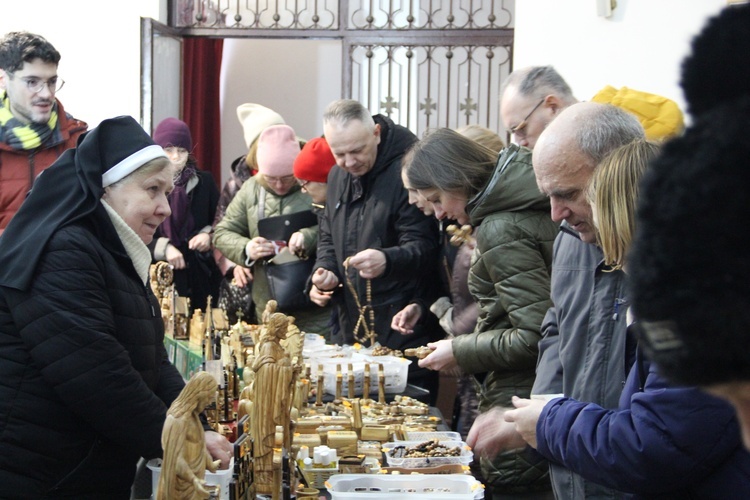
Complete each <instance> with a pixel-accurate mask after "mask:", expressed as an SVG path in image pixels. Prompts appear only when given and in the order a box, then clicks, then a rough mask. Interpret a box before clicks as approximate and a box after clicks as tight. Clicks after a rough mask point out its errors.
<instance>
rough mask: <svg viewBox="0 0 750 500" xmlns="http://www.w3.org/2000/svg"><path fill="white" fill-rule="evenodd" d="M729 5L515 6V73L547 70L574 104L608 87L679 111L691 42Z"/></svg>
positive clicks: (556, 2) (706, 0) (709, 0)
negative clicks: (609, 12) (666, 102)
mask: <svg viewBox="0 0 750 500" xmlns="http://www.w3.org/2000/svg"><path fill="white" fill-rule="evenodd" d="M726 3H727V2H726V0H690V1H685V0H617V7H616V8H615V10H614V13H613V14H614V15H613V16H612V17H611V18H603V17H598V16H597V9H596V2H595V1H594V0H566V1H560V0H518V1H517V2H516V33H515V36H516V38H515V53H514V67H515V68H521V67H524V66H529V65H545V64H552V65H553V66H555V68H556V69H557V70H558V71H559V72H560V74H561V75H562V76H563V77H564V78H565V79H566V81H567V82H568V83H569V84H570V86H571V87H572V89H573V92H574V94H575V95H576V97H578V99H581V100H588V99H590V98H591V97H592V96H593V95H594V94H595V93H596V92H597V91H598V90H600V89H601V88H602V87H604V86H605V85H612V86H615V87H621V86H626V87H632V88H636V89H639V90H645V91H649V92H653V93H657V94H661V95H665V96H667V97H670V98H671V99H674V100H676V101H677V102H678V103H679V104H680V105H681V106H683V108H684V99H683V96H682V92H681V90H680V88H679V85H678V81H679V67H680V63H681V61H682V59H683V58H684V56H685V55H686V54H687V53H688V52H689V44H690V40H691V39H692V37H693V36H694V35H695V34H696V33H697V32H698V31H699V30H700V28H701V26H702V25H703V23H704V22H705V21H706V19H707V17H708V16H711V15H713V14H715V13H716V12H718V10H719V9H721V8H722V7H723V6H725V5H726Z"/></svg>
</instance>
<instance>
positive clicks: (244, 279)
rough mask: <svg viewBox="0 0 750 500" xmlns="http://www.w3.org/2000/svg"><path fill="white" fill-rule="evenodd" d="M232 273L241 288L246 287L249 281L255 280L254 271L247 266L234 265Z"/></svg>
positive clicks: (236, 283) (235, 282) (234, 280)
mask: <svg viewBox="0 0 750 500" xmlns="http://www.w3.org/2000/svg"><path fill="white" fill-rule="evenodd" d="M232 275H233V277H234V279H232V281H233V282H234V284H235V285H236V286H238V287H240V288H245V287H246V286H247V284H248V283H250V282H251V281H253V272H252V271H251V270H250V269H249V268H247V267H242V266H234V269H233V270H232Z"/></svg>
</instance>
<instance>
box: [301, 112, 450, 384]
mask: <svg viewBox="0 0 750 500" xmlns="http://www.w3.org/2000/svg"><path fill="white" fill-rule="evenodd" d="M323 125H324V133H325V137H326V140H327V141H328V144H329V145H330V147H331V152H332V153H333V156H334V158H335V160H336V164H337V165H338V167H339V168H333V169H331V172H330V173H329V175H328V194H327V203H326V208H325V212H324V214H323V216H322V217H321V219H320V233H319V236H318V257H317V262H316V269H315V270H314V272H313V277H312V284H313V286H315V287H317V288H318V289H319V290H320V291H321V292H332V294H331V297H332V301H333V304H334V306H335V307H336V310H337V313H338V331H335V332H333V333H334V335H333V336H332V340H333V341H334V342H339V343H352V342H354V341H357V340H359V341H363V342H364V341H365V339H364V327H367V328H374V330H375V333H377V341H378V342H379V343H380V344H381V345H384V346H387V347H389V348H391V349H405V348H407V347H417V346H421V345H425V344H426V343H427V342H430V341H432V340H436V338H434V336H436V335H439V332H438V330H439V329H433V330H431V331H429V332H428V331H425V329H424V328H420V325H418V326H417V328H415V333H414V334H413V335H409V336H403V335H401V334H400V333H398V332H396V331H394V330H392V329H391V327H390V325H391V319H392V318H393V316H394V315H395V314H396V313H397V312H398V311H400V310H401V309H403V308H404V306H406V305H407V304H408V303H409V302H410V301H411V300H413V299H414V298H415V297H416V296H418V295H419V290H423V289H424V287H420V278H421V277H422V276H424V275H429V273H431V272H434V271H435V270H436V259H437V253H438V252H437V247H438V235H437V230H436V227H435V224H434V222H433V221H432V220H431V219H429V218H428V217H426V216H425V215H424V214H422V213H421V212H420V211H419V210H418V209H417V208H416V207H414V206H412V205H409V200H408V194H407V192H406V190H405V189H404V186H403V183H402V181H401V158H402V156H403V155H404V153H405V152H406V150H407V149H408V148H409V146H411V145H412V144H413V143H414V142H416V140H417V138H416V137H415V136H414V134H412V133H411V132H410V131H409V130H407V129H406V128H404V127H401V126H399V125H396V124H395V123H393V121H391V120H390V119H389V118H387V117H385V116H382V115H376V116H374V117H373V116H371V115H370V114H369V112H368V111H367V109H366V108H364V107H363V106H362V105H361V104H360V103H358V102H357V101H352V100H339V101H335V102H333V103H331V104H330V105H329V106H328V108H327V110H326V112H325V114H324V117H323ZM370 280H371V281H370ZM353 291H354V293H352V292H353ZM368 306H371V309H369V308H368V310H365V308H367V307H368ZM370 311H373V313H374V314H372V315H371V314H370ZM373 318H374V319H373ZM355 327H359V328H356V331H355ZM335 329H336V326H334V330H335ZM430 375H432V374H430ZM426 376H427V374H424V373H421V374H420V373H419V372H418V371H416V372H415V373H412V374H410V376H409V380H410V382H412V383H416V384H417V385H422V386H428V387H429V385H430V384H429V383H428V382H426V381H424V380H420V379H422V378H423V377H426ZM429 378H430V379H431V380H433V381H434V382H436V380H437V379H436V377H434V376H429Z"/></svg>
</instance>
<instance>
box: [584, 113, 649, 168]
mask: <svg viewBox="0 0 750 500" xmlns="http://www.w3.org/2000/svg"><path fill="white" fill-rule="evenodd" d="M585 119H586V121H585V125H584V126H582V127H579V128H578V130H576V132H575V139H576V144H577V145H578V147H579V149H580V150H581V152H582V153H583V154H585V155H587V156H589V157H590V158H591V159H592V160H593V161H594V162H595V164H597V165H598V164H599V162H601V161H602V159H604V157H605V156H607V155H608V154H609V153H610V152H612V151H614V150H615V149H617V148H619V147H620V146H624V145H626V144H630V143H631V142H633V141H635V140H638V139H644V138H645V132H644V131H643V127H642V126H641V124H640V123H639V122H638V119H637V118H636V117H635V116H633V115H632V114H630V113H628V112H627V111H624V110H622V109H620V108H618V107H616V106H612V105H611V104H602V105H601V106H596V107H595V108H592V110H591V112H590V113H587V114H586V116H585Z"/></svg>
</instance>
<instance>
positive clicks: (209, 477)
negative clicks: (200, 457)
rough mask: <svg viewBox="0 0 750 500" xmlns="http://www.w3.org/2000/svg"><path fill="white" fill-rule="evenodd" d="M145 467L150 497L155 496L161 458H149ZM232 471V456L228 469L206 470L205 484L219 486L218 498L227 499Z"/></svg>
mask: <svg viewBox="0 0 750 500" xmlns="http://www.w3.org/2000/svg"><path fill="white" fill-rule="evenodd" d="M146 467H148V468H149V469H151V498H156V490H157V489H158V488H159V476H160V475H161V458H154V459H152V460H149V461H148V463H147V464H146ZM233 471H234V458H232V460H231V461H230V463H229V468H228V469H218V470H217V471H216V472H211V471H208V470H207V471H206V477H205V480H206V484H208V485H212V486H219V487H220V488H221V491H220V493H219V499H220V500H229V485H230V484H231V483H232V473H233Z"/></svg>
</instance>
